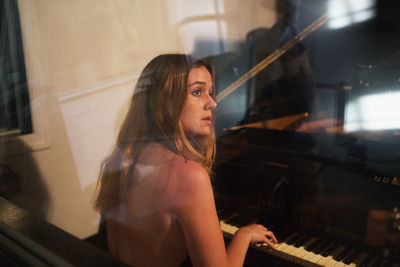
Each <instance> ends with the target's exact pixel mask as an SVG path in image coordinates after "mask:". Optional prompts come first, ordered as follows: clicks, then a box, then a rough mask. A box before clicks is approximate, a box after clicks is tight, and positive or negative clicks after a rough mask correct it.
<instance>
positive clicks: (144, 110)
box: [95, 54, 277, 267]
mask: <svg viewBox="0 0 400 267" xmlns="http://www.w3.org/2000/svg"><path fill="white" fill-rule="evenodd" d="M213 78H214V72H213V68H212V66H211V65H210V64H209V63H207V62H205V61H203V60H197V61H194V60H193V59H192V58H191V57H189V56H186V55H180V54H167V55H160V56H158V57H156V58H154V59H153V60H152V61H151V62H150V63H148V65H147V66H146V67H145V68H144V70H143V72H142V74H141V76H140V78H139V81H138V83H137V86H136V89H135V94H134V96H133V98H132V102H131V106H130V108H129V110H128V113H127V116H126V119H125V121H124V124H123V126H122V128H121V131H120V134H119V136H118V140H117V145H116V148H115V149H114V151H113V153H112V154H111V155H110V156H109V157H108V158H107V159H106V160H105V161H104V163H103V168H102V172H101V174H100V178H99V187H98V192H99V193H98V196H97V199H96V202H95V207H96V209H98V210H99V211H100V212H101V213H103V214H106V215H107V240H108V246H109V249H110V251H111V254H112V255H114V256H115V257H118V258H119V259H121V260H122V261H124V262H126V263H129V264H132V265H133V266H138V267H140V266H174V267H176V266H180V265H181V264H183V263H187V262H188V257H189V258H190V260H191V262H192V264H193V265H194V266H241V265H243V262H244V258H245V254H246V251H247V249H248V246H249V244H250V243H256V242H265V243H267V244H268V245H270V246H271V247H273V245H274V243H276V242H277V241H276V238H275V236H274V234H273V233H272V232H270V231H268V230H267V229H266V228H265V227H264V226H262V225H258V224H253V225H249V226H246V227H243V228H240V229H239V230H238V231H237V233H236V234H235V236H234V238H233V240H232V241H231V242H230V244H229V246H228V248H227V249H225V245H224V240H223V237H222V232H221V228H220V225H219V221H218V217H217V213H216V210H215V204H214V196H213V191H212V187H211V182H210V177H209V174H210V172H211V166H212V163H213V160H214V155H215V135H214V117H213V111H214V110H215V108H216V106H217V105H216V103H215V101H214V99H213V94H214V85H213Z"/></svg>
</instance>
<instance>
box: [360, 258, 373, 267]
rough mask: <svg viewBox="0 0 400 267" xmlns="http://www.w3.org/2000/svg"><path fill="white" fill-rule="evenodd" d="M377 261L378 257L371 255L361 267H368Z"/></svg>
mask: <svg viewBox="0 0 400 267" xmlns="http://www.w3.org/2000/svg"><path fill="white" fill-rule="evenodd" d="M375 259H376V257H374V256H372V255H369V256H368V257H367V258H366V259H365V260H364V261H363V262H361V264H360V266H361V267H366V266H368V265H370V264H371V262H373V261H374V260H375Z"/></svg>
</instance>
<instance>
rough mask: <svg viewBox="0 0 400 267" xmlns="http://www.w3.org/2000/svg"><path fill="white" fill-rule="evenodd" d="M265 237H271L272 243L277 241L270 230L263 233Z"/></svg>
mask: <svg viewBox="0 0 400 267" xmlns="http://www.w3.org/2000/svg"><path fill="white" fill-rule="evenodd" d="M265 235H266V236H267V237H269V238H270V239H272V241H273V242H274V243H278V239H276V237H275V235H274V233H273V232H271V231H267V233H266V234H265Z"/></svg>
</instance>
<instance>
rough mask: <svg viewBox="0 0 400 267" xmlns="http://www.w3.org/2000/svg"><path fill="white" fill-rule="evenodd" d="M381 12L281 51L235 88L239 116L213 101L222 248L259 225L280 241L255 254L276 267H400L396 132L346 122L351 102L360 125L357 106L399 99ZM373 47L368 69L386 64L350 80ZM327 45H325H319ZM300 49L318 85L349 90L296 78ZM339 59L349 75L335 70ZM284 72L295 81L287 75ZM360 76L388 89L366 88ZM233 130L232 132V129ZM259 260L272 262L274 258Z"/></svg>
mask: <svg viewBox="0 0 400 267" xmlns="http://www.w3.org/2000/svg"><path fill="white" fill-rule="evenodd" d="M327 2H328V1H320V2H318V3H325V4H326V3H327ZM313 3H314V4H315V3H316V2H313ZM382 3H383V1H378V4H377V10H375V11H376V12H377V14H378V17H377V19H376V20H370V21H368V22H365V23H361V24H357V25H355V26H352V27H348V28H347V29H345V30H343V31H342V30H335V31H328V30H324V31H321V32H318V33H315V35H316V36H314V37H313V38H314V42H311V44H308V45H305V46H304V47H300V48H301V49H300V48H299V47H297V48H296V49H297V50H296V49H294V50H293V51H288V52H289V53H288V55H286V57H285V58H284V59H278V61H279V62H277V64H275V65H271V66H269V68H270V69H269V70H265V71H264V72H260V73H259V74H258V76H256V77H255V78H253V79H252V80H250V81H249V82H248V83H247V84H246V86H245V87H242V88H239V89H238V91H239V90H244V89H246V90H248V93H247V95H246V97H247V99H246V101H247V102H249V103H248V105H247V106H246V108H247V109H246V110H245V111H243V112H242V113H241V116H239V115H238V114H237V113H240V112H238V109H236V110H234V112H233V113H234V114H233V113H232V114H233V115H232V118H228V117H229V116H230V115H229V112H230V110H229V108H232V107H235V103H239V102H240V101H241V99H240V97H242V96H244V94H240V93H236V92H235V93H232V94H231V95H230V96H228V97H226V99H224V100H223V101H221V103H219V110H218V113H217V119H218V118H219V119H220V120H221V121H222V127H221V126H220V127H221V128H219V129H218V128H217V130H218V134H219V137H218V139H217V158H216V162H215V178H214V180H213V186H214V189H215V196H216V204H217V208H218V212H219V217H220V219H221V226H222V230H223V231H224V233H225V235H226V237H227V238H229V236H230V235H231V234H233V233H234V232H235V230H236V229H237V227H240V226H244V225H246V224H249V223H253V222H259V223H263V224H265V225H266V226H267V227H268V228H271V230H273V231H274V232H275V234H276V235H277V237H278V240H280V241H281V243H280V244H279V245H278V246H277V249H276V250H270V249H268V248H266V247H262V246H260V247H255V246H254V247H253V248H255V249H257V250H260V251H263V252H265V253H266V254H269V255H272V256H274V257H272V258H275V257H277V258H279V259H282V260H283V263H282V262H280V260H278V263H276V264H277V265H278V264H280V265H281V266H282V265H283V266H285V265H286V263H287V262H286V261H288V262H294V263H297V264H301V265H309V266H314V265H316V266H318V265H322V266H396V264H397V265H400V229H398V227H397V226H396V225H398V224H399V218H398V217H400V215H398V212H397V213H396V211H395V210H394V208H395V207H398V206H399V205H400V165H399V162H400V128H399V127H398V128H395V129H389V130H388V129H372V130H369V129H368V127H366V128H363V127H365V126H366V125H367V124H366V123H364V122H363V121H361V123H358V124H357V125H358V126H360V127H359V128H351V127H350V128H349V127H348V126H349V125H350V124H349V116H348V114H347V115H346V112H348V111H349V106H350V103H349V102H350V101H353V102H354V103H356V104H359V110H356V111H358V112H359V113H360V114H356V115H357V116H358V117H357V116H356V117H357V118H361V119H363V118H365V117H363V116H364V115H363V114H361V113H363V112H364V110H362V109H361V105H362V104H363V103H361V102H362V101H361V100H360V101H358V100H359V99H362V98H363V97H364V96H367V95H368V96H371V95H373V94H378V93H379V94H380V93H382V92H386V93H387V94H389V98H390V97H391V96H392V95H393V96H394V94H393V92H394V91H400V86H399V82H398V81H397V82H396V79H398V75H399V73H400V64H399V62H398V61H395V63H394V65H393V64H392V65H390V68H391V72H388V71H386V70H387V69H385V66H388V65H385V64H386V63H387V59H388V58H389V59H393V58H394V59H395V58H396V57H395V56H396V55H397V56H398V55H400V53H399V52H397V51H398V47H400V46H399V45H400V38H398V37H397V36H400V35H399V34H398V31H399V29H400V27H398V25H400V23H398V22H397V19H395V17H389V18H387V17H385V18H383V16H382V12H383V11H382V10H387V7H388V6H390V3H389V4H388V2H385V6H384V4H382ZM305 5H306V4H305ZM321 5H322V4H321ZM308 8H309V7H308ZM316 9H317V8H316ZM391 19H395V20H396V21H391ZM391 23H392V24H391ZM390 25H391V26H390ZM393 25H394V26H393ZM382 31H383V32H382ZM258 34H259V32H258ZM270 37H271V36H269V38H270ZM339 37H340V38H339ZM260 39H263V38H262V37H260ZM338 40H339V41H338ZM377 40H378V41H377ZM356 41H359V43H355V44H353V45H354V46H355V47H356V48H357V49H358V50H359V51H351V53H349V52H347V53H346V52H345V51H344V50H343V51H342V50H340V51H337V50H335V49H336V47H335V45H334V44H333V45H332V43H333V42H337V43H340V45H343V46H345V44H348V43H352V42H356ZM346 42H347V43H346ZM377 42H385V46H386V49H385V51H378V50H376V52H375V53H374V55H372V56H371V59H372V60H373V61H372V62H371V64H374V65H375V64H376V63H382V62H385V64H381V68H380V69H379V70H374V73H373V75H369V74H368V73H367V74H365V73H362V71H360V72H358V73H357V75H354V73H355V71H356V70H355V68H356V65H357V64H356V63H360V62H365V60H366V58H365V57H364V56H366V55H368V56H370V51H371V49H372V48H376V46H375V45H376V43H377ZM322 43H323V44H325V43H330V44H331V46H330V47H324V46H322V47H321V46H318V45H320V44H322ZM338 45H339V44H338ZM252 47H253V46H251V45H250V48H249V49H248V51H252V49H251V48H252ZM254 47H256V48H257V46H254ZM259 47H262V46H258V48H257V49H259ZM363 48H365V51H364V50H363ZM304 49H305V50H304ZM313 49H314V50H313ZM329 49H333V51H332V50H329ZM304 51H307V52H308V54H309V55H311V56H310V58H312V59H313V60H311V67H312V68H313V69H314V71H316V73H314V75H315V80H318V81H323V82H325V84H334V83H337V84H340V81H349V82H348V85H349V86H350V87H349V86H347V87H346V88H345V89H346V91H344V90H342V89H344V88H339V87H338V88H337V90H336V89H335V90H332V88H331V89H329V90H324V89H323V88H318V84H317V85H316V86H312V83H311V82H312V81H313V79H312V78H310V76H309V74H310V73H309V72H308V71H307V72H296V68H302V65H301V64H300V63H304V60H305V59H306V58H307V55H305V54H304V53H303V52H304ZM336 52H337V54H336ZM251 53H254V52H251ZM255 54H257V53H255ZM332 55H333V56H332ZM352 55H354V57H352ZM340 56H342V58H340ZM240 57H241V56H238V58H240ZM244 58H246V59H248V58H253V57H252V55H247V56H244ZM292 59H293V60H294V62H292V63H291V60H292ZM367 59H368V58H367ZM215 60H217V61H218V59H215ZM340 60H342V61H343V64H347V65H338V64H339V63H338V62H339V61H340ZM385 60H386V61H385ZM389 61H390V60H389ZM230 62H233V63H232V64H233V65H232V68H235V66H236V65H239V64H238V63H237V62H236V63H235V60H232V61H230ZM331 62H332V64H330V63H331ZM256 63H257V62H255V63H254V64H256ZM235 64H236V65H235ZM246 64H248V61H246ZM307 64H308V63H307ZM352 64H353V65H352ZM396 64H397V65H396ZM219 65H221V64H219ZM219 65H218V64H216V66H217V68H216V73H217V81H216V84H217V86H218V85H221V84H224V83H225V84H226V83H227V81H226V80H224V79H228V80H229V79H231V80H234V79H237V78H238V77H235V78H233V77H231V76H229V75H228V76H224V73H228V72H229V71H227V70H225V69H224V70H220V69H218V66H219ZM227 65H228V67H227V68H229V64H227ZM333 66H335V67H336V68H338V69H337V70H336V69H332V67H333ZM249 67H252V65H251V64H250V66H249ZM277 67H281V68H283V69H279V71H280V72H281V76H278V77H274V79H272V78H271V75H272V74H276V72H275V71H276V69H274V68H277ZM303 67H304V66H303ZM285 68H286V69H285ZM238 69H239V72H240V68H239V67H238ZM293 69H294V71H293ZM306 69H307V70H309V66H307V67H306ZM289 70H290V71H293V72H291V73H287V72H286V71H289ZM343 70H345V71H343ZM393 70H398V71H397V72H396V71H393ZM233 72H235V69H234V71H233ZM244 72H245V71H242V73H244ZM296 73H297V74H296ZM391 73H397V76H395V75H392V74H391ZM218 74H219V75H220V77H218ZM291 74H293V75H291ZM264 77H267V78H266V79H264ZM360 77H363V78H365V77H366V78H369V79H375V78H376V77H378V78H380V79H385V80H387V81H379V82H376V83H369V85H366V82H365V79H363V80H361V79H359V78H360ZM302 78H304V79H305V80H303V82H302V81H301V80H302ZM328 78H329V79H328ZM356 78H357V79H356ZM218 79H219V80H218ZM221 80H222V81H221ZM389 80H390V82H389ZM337 81H339V82H337ZM297 85H298V87H296V86H297ZM387 85H390V88H386V87H385V86H387ZM367 87H368V88H367ZM388 89H389V90H390V92H387V91H388ZM276 94H278V96H276ZM391 94H392V95H391ZM252 97H253V98H252ZM249 99H250V100H251V101H249ZM224 101H226V102H224ZM360 103H361V104H360ZM338 107H339V108H338ZM352 108H353V109H354V106H353V107H352ZM235 112H236V113H235ZM399 114H400V113H399ZM399 116H400V115H399ZM226 118H228V119H226ZM395 119H400V117H397V118H395ZM235 120H236V121H239V123H237V124H235V123H230V124H229V123H228V122H229V121H235ZM217 123H218V120H217ZM217 126H218V125H217ZM396 214H397V215H396ZM266 262H267V263H268V262H269V263H272V264H274V263H275V261H272V260H271V259H268V260H266ZM279 262H280V263H279ZM259 265H261V264H259ZM259 265H257V264H255V265H254V266H259ZM249 266H252V265H249Z"/></svg>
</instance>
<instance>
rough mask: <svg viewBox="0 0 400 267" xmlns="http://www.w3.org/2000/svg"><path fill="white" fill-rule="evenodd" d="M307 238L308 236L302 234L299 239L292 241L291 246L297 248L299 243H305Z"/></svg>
mask: <svg viewBox="0 0 400 267" xmlns="http://www.w3.org/2000/svg"><path fill="white" fill-rule="evenodd" d="M309 239H310V237H309V236H308V235H303V236H302V237H301V238H300V239H299V240H297V241H296V242H294V243H293V246H295V247H296V248H298V247H300V246H301V245H303V244H304V243H306V242H307V240H309Z"/></svg>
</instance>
